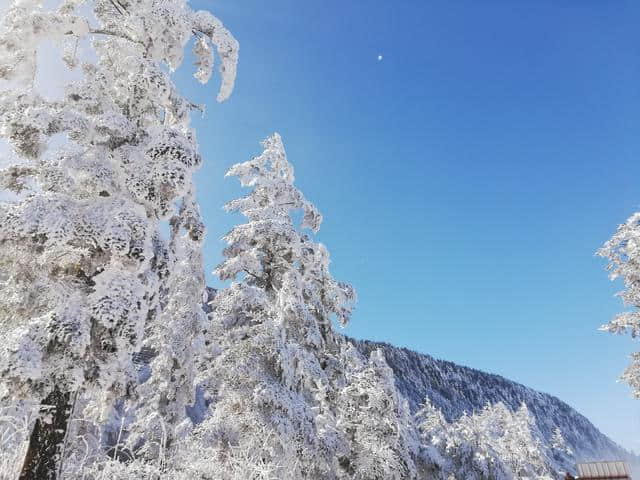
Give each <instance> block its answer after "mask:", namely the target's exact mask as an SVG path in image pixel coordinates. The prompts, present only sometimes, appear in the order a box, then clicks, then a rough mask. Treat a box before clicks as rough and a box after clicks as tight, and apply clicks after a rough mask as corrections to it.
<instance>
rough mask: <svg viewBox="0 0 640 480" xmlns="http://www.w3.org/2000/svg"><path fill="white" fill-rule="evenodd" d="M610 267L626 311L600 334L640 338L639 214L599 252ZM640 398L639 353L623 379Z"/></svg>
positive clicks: (621, 228) (634, 356) (611, 276)
mask: <svg viewBox="0 0 640 480" xmlns="http://www.w3.org/2000/svg"><path fill="white" fill-rule="evenodd" d="M598 255H600V256H601V257H605V258H606V259H607V260H608V261H609V264H608V266H607V269H608V270H609V272H610V278H611V280H615V279H616V278H621V279H622V281H623V282H624V286H625V290H623V291H622V292H620V293H618V296H619V297H620V298H622V301H623V302H624V305H625V306H628V307H629V310H628V311H626V312H623V313H620V314H618V315H616V316H615V317H614V318H613V319H612V320H611V321H609V323H607V324H605V325H603V326H602V327H601V330H604V331H607V332H611V333H618V334H623V333H628V334H629V335H631V337H632V338H637V337H638V336H640V310H638V309H639V308H640V213H636V214H634V215H632V216H631V217H630V218H629V219H628V220H627V221H626V223H623V224H622V225H620V226H619V227H618V231H617V232H616V233H615V234H614V235H613V236H612V237H611V239H609V240H608V241H607V242H606V243H605V244H604V245H603V247H602V248H601V249H600V250H598ZM622 379H623V380H624V381H626V382H627V383H628V384H629V385H630V386H631V389H632V391H633V395H634V396H635V397H636V398H640V352H635V353H633V354H632V355H631V363H630V365H629V366H628V367H627V369H626V370H625V372H624V374H623V375H622Z"/></svg>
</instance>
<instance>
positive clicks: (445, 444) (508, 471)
mask: <svg viewBox="0 0 640 480" xmlns="http://www.w3.org/2000/svg"><path fill="white" fill-rule="evenodd" d="M416 422H417V424H418V429H419V431H420V436H421V441H422V453H421V456H422V460H423V462H424V463H425V464H426V465H427V466H428V465H429V464H430V465H431V469H430V475H429V476H431V477H433V478H441V479H449V478H456V479H457V478H464V479H476V480H489V479H493V480H511V479H552V478H558V473H559V468H558V466H559V465H562V463H560V462H559V461H557V459H556V456H555V455H556V452H555V449H556V447H554V448H549V447H546V446H545V444H544V443H543V436H542V433H541V432H540V430H539V429H538V427H537V426H536V423H535V420H534V418H533V416H532V415H531V413H530V412H529V410H528V409H527V407H526V405H524V404H523V405H522V406H521V407H520V408H519V409H518V410H517V411H515V412H512V411H510V410H509V409H508V408H507V407H506V406H505V405H504V404H502V403H496V404H494V405H487V406H485V408H483V409H482V410H481V411H480V412H476V413H474V414H472V415H469V414H464V415H462V416H461V417H460V418H459V419H457V420H455V421H453V422H451V423H449V422H447V421H446V420H445V419H444V416H443V415H442V413H441V412H439V411H438V410H437V409H436V408H435V407H433V405H432V404H431V402H429V400H428V399H427V400H426V401H425V404H424V405H423V407H422V408H421V410H420V411H419V412H418V414H417V416H416ZM557 436H558V442H561V440H560V439H561V438H562V435H561V433H560V432H559V431H558V432H557ZM554 438H555V437H554ZM557 448H558V449H562V448H563V447H562V444H561V443H559V444H558V446H557ZM564 452H565V454H567V455H569V456H570V452H569V451H567V450H566V449H565V450H564ZM565 460H568V458H565Z"/></svg>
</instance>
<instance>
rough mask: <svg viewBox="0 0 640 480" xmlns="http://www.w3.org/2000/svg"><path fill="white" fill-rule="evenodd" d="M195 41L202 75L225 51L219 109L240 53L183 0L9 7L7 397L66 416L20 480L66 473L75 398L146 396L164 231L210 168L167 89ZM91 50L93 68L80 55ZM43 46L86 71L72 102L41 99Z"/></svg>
mask: <svg viewBox="0 0 640 480" xmlns="http://www.w3.org/2000/svg"><path fill="white" fill-rule="evenodd" d="M84 3H86V5H85V6H84V7H83V9H79V8H78V7H79V6H80V5H81V4H84ZM85 7H86V9H85ZM87 11H89V12H90V13H89V14H84V13H83V12H87ZM194 35H195V36H196V37H197V41H196V48H195V55H196V58H197V59H198V71H197V72H196V78H198V79H199V80H201V81H203V82H206V81H207V80H208V79H209V77H210V75H211V68H212V65H213V62H212V57H211V55H212V48H211V47H212V46H215V47H216V48H217V50H218V53H219V56H220V57H221V59H222V65H221V72H222V87H221V90H220V94H219V95H218V99H219V100H224V99H225V98H226V97H227V96H228V95H229V94H230V92H231V88H232V86H233V81H234V78H235V64H236V61H237V43H236V42H235V40H234V39H233V37H232V36H231V35H230V34H229V32H228V31H227V30H226V29H225V28H224V27H223V26H222V24H221V23H220V22H219V20H217V19H216V18H215V17H213V16H212V15H211V14H209V13H207V12H193V11H191V10H190V9H189V7H188V6H187V3H186V0H176V1H172V2H165V1H162V0H93V1H88V2H84V1H82V0H65V1H64V2H62V5H61V6H60V7H59V8H58V9H57V10H55V11H47V10H44V9H43V8H42V7H41V5H40V2H39V1H38V0H12V2H11V5H10V7H9V9H8V11H7V13H6V15H5V16H4V18H2V20H1V21H0V81H1V82H2V88H3V91H2V92H1V95H0V137H1V138H2V139H3V140H5V141H6V142H8V144H9V145H10V146H11V147H12V149H13V152H14V156H13V157H12V159H11V160H10V162H9V164H8V165H7V166H6V167H5V168H3V169H2V171H0V187H1V188H2V189H3V196H2V199H3V201H1V202H0V224H1V225H2V230H1V232H0V266H1V270H2V272H3V273H2V275H1V276H0V288H2V291H3V295H2V296H1V298H0V326H1V327H2V332H3V334H4V335H5V342H4V343H3V346H2V347H1V348H0V379H1V380H2V383H1V384H0V390H1V391H0V398H1V400H2V402H3V404H7V403H8V404H12V403H13V404H15V403H16V402H21V401H27V402H33V401H35V402H42V408H43V409H45V408H46V409H49V408H54V409H55V417H54V418H55V419H56V420H55V422H53V423H51V422H45V421H41V420H38V421H37V422H36V425H35V427H34V428H33V434H32V435H31V443H30V447H29V451H28V454H27V458H26V460H25V464H24V469H23V474H22V475H23V477H22V478H38V479H44V478H53V477H54V476H55V467H56V460H57V456H58V453H57V452H58V445H59V443H60V441H61V439H62V438H63V437H64V434H65V431H66V429H67V422H68V416H69V413H70V409H71V400H72V398H74V397H75V396H76V395H78V394H79V393H81V394H82V395H86V396H88V397H91V398H93V399H99V400H100V402H99V403H98V404H96V403H95V402H94V407H95V408H93V410H94V411H97V412H98V414H99V412H100V411H103V412H106V411H107V410H108V409H109V408H110V406H111V405H112V401H113V399H115V398H116V397H119V396H122V395H128V394H130V393H131V390H132V389H133V388H134V387H135V385H136V383H137V375H136V370H135V365H134V362H133V354H134V353H135V352H137V351H138V350H139V349H140V347H141V345H142V341H143V338H144V335H145V330H147V329H148V327H149V322H153V321H155V320H157V319H158V318H159V317H160V315H161V312H162V310H163V308H164V305H163V304H162V303H161V302H160V294H161V291H162V290H163V288H164V287H163V284H164V282H165V280H166V278H164V277H163V276H162V273H161V271H160V270H161V263H162V262H160V260H159V257H160V255H159V251H161V250H163V248H164V247H163V246H162V245H163V240H162V238H161V235H160V223H161V222H162V221H164V220H167V219H169V218H170V217H171V216H172V215H173V214H174V205H175V204H176V202H180V201H182V202H183V204H185V205H190V204H191V202H192V199H191V195H192V193H191V192H192V190H191V176H192V173H193V172H194V170H195V168H197V167H198V165H199V164H200V156H199V154H198V152H197V146H196V143H195V137H194V133H193V131H192V130H191V129H190V127H189V113H190V111H191V109H192V108H193V105H192V104H191V102H189V101H188V100H187V99H185V98H184V97H183V96H182V95H181V94H180V93H179V92H178V91H177V89H176V88H175V86H174V85H173V83H172V82H171V79H170V76H169V72H170V71H173V70H174V69H175V68H177V67H178V66H179V65H180V63H181V61H182V58H183V51H184V47H185V45H186V43H187V41H188V40H189V39H190V38H191V37H193V36H194ZM85 40H88V41H89V42H90V44H91V46H92V48H93V51H94V52H95V56H96V60H95V61H88V60H86V59H83V58H77V57H76V55H75V52H76V50H77V49H76V48H75V46H77V43H78V42H81V41H85ZM45 41H46V42H51V41H53V42H58V43H59V44H61V45H62V46H63V50H64V57H63V59H64V61H65V62H66V64H67V65H68V66H69V68H78V69H79V70H80V71H81V74H82V75H81V79H80V80H77V81H73V82H71V83H69V84H68V85H67V86H66V89H65V94H64V97H63V98H62V99H61V100H48V99H46V98H44V97H42V96H41V95H40V94H39V93H38V92H37V91H36V89H35V88H34V77H35V73H36V70H37V68H38V65H37V50H38V47H39V45H40V44H41V43H42V42H45ZM196 295H200V292H196ZM169 303H170V302H169ZM177 355H178V358H179V354H177ZM187 363H188V362H187Z"/></svg>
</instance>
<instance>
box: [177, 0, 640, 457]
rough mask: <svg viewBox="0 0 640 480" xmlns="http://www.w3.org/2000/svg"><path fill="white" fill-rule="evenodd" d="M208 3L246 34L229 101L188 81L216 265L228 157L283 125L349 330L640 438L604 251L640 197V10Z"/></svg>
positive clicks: (624, 6)
mask: <svg viewBox="0 0 640 480" xmlns="http://www.w3.org/2000/svg"><path fill="white" fill-rule="evenodd" d="M192 4H193V5H194V6H195V7H196V8H207V9H210V10H212V11H213V12H214V13H215V14H216V15H217V16H219V17H220V18H221V19H222V20H223V22H224V23H225V25H226V26H227V27H228V28H229V29H230V30H231V31H232V32H233V33H234V35H235V36H236V38H237V39H238V40H239V42H240V46H241V48H240V65H239V71H238V80H237V84H236V90H235V92H234V95H233V96H232V98H231V99H230V100H229V101H228V102H226V103H224V104H221V105H218V104H215V102H214V98H215V88H216V87H217V85H215V84H214V85H213V86H210V87H206V88H202V87H199V86H198V85H197V84H196V82H195V81H194V80H192V79H190V77H189V75H190V73H191V71H190V70H189V69H188V68H184V69H183V70H182V71H181V72H180V73H179V75H178V83H179V84H180V85H182V86H183V87H184V88H185V89H186V91H187V93H188V95H189V96H191V98H192V99H193V100H194V101H197V102H203V103H207V104H208V105H209V106H208V112H207V114H206V116H205V117H204V118H196V119H195V120H194V124H195V126H196V128H197V130H198V138H199V142H200V145H201V149H202V153H203V154H204V157H205V165H204V167H203V168H202V170H201V171H200V172H199V173H198V177H197V184H198V194H199V198H200V201H201V204H202V209H203V212H204V216H205V219H206V222H207V225H208V237H207V242H206V252H205V261H206V266H207V270H208V271H209V272H210V271H211V270H212V269H213V268H214V266H215V265H216V264H217V263H218V261H219V260H220V251H221V249H222V247H223V244H222V242H221V241H220V240H219V239H220V237H221V236H222V235H223V234H224V233H225V232H226V231H227V230H228V229H229V228H230V227H231V226H232V225H233V224H234V223H238V222H240V221H241V219H240V218H238V217H234V216H231V215H228V214H226V213H224V212H223V211H222V209H221V205H222V204H223V203H224V202H225V201H227V200H230V199H232V198H234V197H236V196H238V195H239V194H240V193H241V190H240V189H239V187H238V185H237V184H236V181H235V180H224V179H223V175H224V172H225V170H226V169H227V168H228V167H229V166H230V165H231V164H233V163H236V162H239V161H244V160H247V159H248V158H249V157H250V156H251V155H254V154H257V153H259V151H260V147H259V143H258V142H259V141H260V140H261V139H262V138H264V137H266V136H267V135H269V134H270V133H271V132H273V131H278V132H279V133H280V134H281V135H282V137H283V139H284V142H285V146H286V148H287V151H288V155H289V159H290V161H291V162H292V163H293V164H294V166H295V169H296V179H297V185H298V186H299V187H300V188H301V190H302V191H303V192H304V193H305V195H306V196H307V197H308V198H309V199H310V200H312V201H313V202H314V203H315V204H316V205H317V206H318V207H319V208H320V210H321V211H322V212H323V214H324V216H325V222H324V224H323V227H322V229H321V231H320V233H319V234H318V236H317V238H318V239H319V240H320V241H321V242H323V243H325V244H326V245H327V247H328V248H329V250H330V252H331V255H332V260H333V263H332V271H333V273H334V276H336V277H337V278H339V279H341V280H345V281H349V282H351V283H352V284H353V285H354V286H355V287H356V289H357V291H358V293H359V302H358V305H357V310H356V312H355V315H354V317H353V320H352V323H351V325H350V326H349V327H348V328H347V330H346V333H348V334H350V335H353V336H356V337H360V338H370V339H375V340H383V341H387V342H390V343H393V344H395V345H401V346H405V347H409V348H412V349H414V350H417V351H420V352H424V353H429V354H432V355H434V356H436V357H440V358H443V359H447V360H451V361H454V362H457V363H461V364H464V365H469V366H472V367H475V368H479V369H483V370H487V371H490V372H495V373H498V374H501V375H504V376H506V377H508V378H511V379H514V380H516V381H519V382H521V383H524V384H526V385H528V386H531V387H534V388H537V389H540V390H543V391H545V392H549V393H552V394H554V395H557V396H558V397H560V398H562V399H563V400H565V401H566V402H568V403H569V404H570V405H572V406H573V407H575V408H577V409H578V410H579V411H580V412H582V413H583V414H585V415H586V416H587V417H589V418H590V419H591V420H592V421H593V422H594V423H595V424H596V425H597V426H598V427H599V428H601V429H602V430H603V431H604V432H605V433H607V434H609V435H611V436H612V437H613V438H614V439H615V440H617V441H618V442H620V443H621V444H623V445H625V446H627V447H628V448H634V449H636V450H638V451H640V401H638V400H632V399H631V398H630V390H629V388H628V387H627V386H626V385H624V384H619V383H616V379H617V377H618V376H619V374H620V373H621V372H622V370H623V368H624V367H625V366H626V364H627V356H628V354H629V353H630V352H631V351H633V349H634V347H635V348H636V349H637V348H638V347H639V346H638V344H637V343H635V344H634V343H633V342H632V341H631V340H630V339H629V338H626V337H615V336H612V335H608V334H605V333H601V332H598V331H597V328H598V326H599V325H600V324H602V323H604V322H606V321H607V320H608V319H609V318H610V317H611V316H612V315H614V314H615V313H616V312H617V311H619V310H620V309H621V308H622V306H621V304H620V302H619V300H618V299H616V298H614V297H613V294H614V293H615V292H616V290H618V289H620V287H621V286H620V285H619V284H612V283H611V282H609V280H608V278H607V274H606V272H605V271H604V265H605V263H604V261H603V260H602V259H600V258H597V257H595V256H594V252H595V251H596V249H597V248H598V247H599V246H600V245H601V243H602V242H604V241H605V240H606V239H607V238H608V237H609V236H610V235H611V234H612V233H613V231H614V230H615V228H616V226H617V224H619V223H621V222H623V221H624V220H625V219H626V218H627V217H628V216H629V215H631V214H632V213H633V212H634V211H637V210H640V188H639V185H638V178H639V177H640V162H638V158H639V156H640V135H639V127H640V38H639V37H640V34H639V32H640V30H639V29H638V25H639V24H640V4H638V3H637V2H631V1H617V0H616V1H602V0H601V1H589V0H573V1H568V0H566V1H565V0H536V1H528V2H524V1H506V0H501V1H498V0H490V1H484V2H477V1H471V0H468V1H453V2H452V1H445V0H442V1H417V0H416V1H405V0H403V1H399V2H388V1H387V2H381V1H372V0H369V1H363V0H350V1H348V2H345V1H336V0H325V1H322V2H320V1H305V2H300V1H293V0H272V1H270V2H268V3H265V2H263V1H256V0H242V1H240V0H219V1H215V2H211V1H205V0H200V1H198V0H195V1H192ZM378 55H382V57H383V58H382V60H381V61H378ZM209 281H210V282H211V283H212V284H216V283H215V280H214V279H213V277H212V276H211V275H210V276H209Z"/></svg>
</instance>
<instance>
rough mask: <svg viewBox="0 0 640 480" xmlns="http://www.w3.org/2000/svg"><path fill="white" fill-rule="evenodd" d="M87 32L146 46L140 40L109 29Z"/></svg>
mask: <svg viewBox="0 0 640 480" xmlns="http://www.w3.org/2000/svg"><path fill="white" fill-rule="evenodd" d="M89 33H93V34H94V35H108V36H110V37H117V38H122V39H124V40H129V41H130V42H133V43H138V44H140V45H142V46H143V47H145V46H146V45H145V44H144V43H142V42H141V41H140V40H136V39H134V38H131V37H130V36H129V35H127V34H126V33H118V32H112V31H111V30H89Z"/></svg>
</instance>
